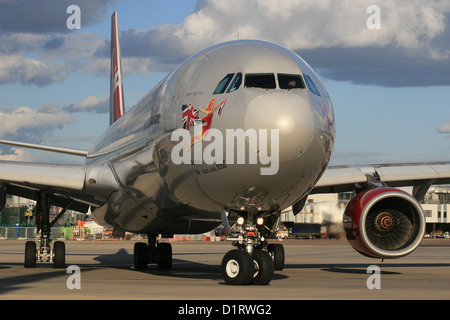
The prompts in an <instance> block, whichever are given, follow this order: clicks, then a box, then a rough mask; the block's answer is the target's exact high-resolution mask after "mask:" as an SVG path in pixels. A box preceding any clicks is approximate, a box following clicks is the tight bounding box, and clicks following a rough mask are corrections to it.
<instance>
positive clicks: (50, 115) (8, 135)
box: [0, 103, 75, 143]
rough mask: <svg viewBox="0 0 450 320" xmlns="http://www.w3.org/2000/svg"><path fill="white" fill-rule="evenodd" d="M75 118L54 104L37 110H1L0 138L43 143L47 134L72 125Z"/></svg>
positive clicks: (21, 108) (47, 104) (25, 108)
mask: <svg viewBox="0 0 450 320" xmlns="http://www.w3.org/2000/svg"><path fill="white" fill-rule="evenodd" d="M74 120H75V117H74V116H73V115H71V114H69V113H66V112H64V111H62V110H61V109H60V108H59V107H57V106H56V105H54V104H53V103H45V104H43V105H41V106H40V107H39V108H37V109H32V108H30V107H27V106H22V107H18V108H16V109H12V108H8V107H7V108H4V109H2V110H0V124H1V126H0V138H1V139H5V140H14V141H23V142H31V143H41V142H42V140H43V138H44V137H45V135H46V134H48V133H50V132H51V131H53V130H55V129H58V128H62V127H63V126H64V125H66V124H69V123H72V122H73V121H74Z"/></svg>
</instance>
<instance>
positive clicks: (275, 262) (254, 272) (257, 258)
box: [222, 212, 284, 285]
mask: <svg viewBox="0 0 450 320" xmlns="http://www.w3.org/2000/svg"><path fill="white" fill-rule="evenodd" d="M224 216H226V215H225V214H223V215H222V217H224ZM265 220H267V221H265ZM277 221H278V216H276V215H269V216H267V217H265V218H263V217H262V215H258V214H257V213H256V212H246V213H245V214H244V213H242V215H241V216H240V217H239V218H238V219H237V225H236V230H235V231H236V232H235V233H234V234H232V235H230V236H229V237H228V239H229V240H233V246H235V247H236V248H237V249H235V250H231V251H229V252H228V253H227V254H226V255H225V256H224V258H223V260H222V275H223V278H224V280H225V282H226V283H227V284H230V285H248V284H254V285H266V284H269V283H270V281H271V280H272V278H273V276H274V271H275V270H283V268H284V248H283V246H282V245H281V244H268V243H267V238H268V237H269V236H270V234H271V233H272V231H273V227H274V226H275V225H276V223H277ZM224 225H228V222H225V223H224ZM268 226H271V228H269V227H268Z"/></svg>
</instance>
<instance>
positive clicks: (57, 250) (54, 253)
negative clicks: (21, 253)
mask: <svg viewBox="0 0 450 320" xmlns="http://www.w3.org/2000/svg"><path fill="white" fill-rule="evenodd" d="M69 206H70V203H69V205H68V206H67V207H66V208H65V209H63V210H62V211H61V213H60V214H59V215H58V216H57V217H56V218H55V219H54V220H53V221H52V222H51V223H50V201H49V196H48V195H47V194H45V193H41V194H39V197H38V200H37V202H36V225H37V234H39V233H40V238H38V239H37V241H27V242H26V243H25V261H24V267H25V268H36V263H37V262H38V261H39V262H53V267H55V268H64V267H65V266H66V247H65V244H64V242H62V241H55V243H54V244H53V248H52V246H51V243H52V240H51V239H50V230H51V227H52V226H53V224H54V223H55V222H56V221H57V220H58V219H59V218H60V217H61V216H62V215H63V214H64V213H65V212H66V211H67V208H68V207H69Z"/></svg>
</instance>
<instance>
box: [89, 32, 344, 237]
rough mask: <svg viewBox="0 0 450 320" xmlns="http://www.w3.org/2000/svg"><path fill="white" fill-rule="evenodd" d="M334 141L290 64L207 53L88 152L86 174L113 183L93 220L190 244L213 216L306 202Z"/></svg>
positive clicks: (254, 51)
mask: <svg viewBox="0 0 450 320" xmlns="http://www.w3.org/2000/svg"><path fill="white" fill-rule="evenodd" d="M334 134H335V127H334V115H333V109H332V105H331V101H330V99H329V96H328V93H327V92H326V90H325V88H324V86H323V84H322V83H321V81H320V79H319V78H318V76H317V75H316V73H315V72H314V71H313V70H312V68H311V67H310V66H309V65H308V64H307V63H305V62H304V61H303V60H302V59H301V58H300V57H299V56H298V55H296V54H295V53H293V52H291V51H289V50H287V49H285V48H283V47H281V46H278V45H275V44H272V43H268V42H262V41H247V40H242V41H234V42H227V43H223V44H219V45H216V46H214V47H211V48H209V49H206V50H204V51H202V52H200V53H198V54H196V55H194V56H192V57H191V58H189V59H187V60H186V61H185V62H183V63H182V64H181V65H180V66H178V67H177V68H176V69H175V70H174V71H172V72H171V73H170V74H169V75H168V76H167V77H166V78H165V79H163V80H162V81H161V82H160V83H159V84H158V85H157V86H156V87H155V88H154V89H152V90H151V91H150V92H149V93H148V94H147V95H146V96H145V97H144V98H143V99H142V100H141V101H140V102H138V103H137V104H136V105H135V106H134V107H133V108H131V109H130V110H129V111H128V112H127V113H126V114H125V115H124V116H122V117H121V118H120V119H119V120H118V121H116V122H115V123H114V124H113V125H112V126H111V127H110V128H109V129H108V130H107V132H106V133H105V134H104V135H103V136H102V137H100V138H99V140H98V142H96V144H95V145H94V146H93V147H92V149H91V150H90V151H89V155H88V157H87V164H88V165H89V164H107V165H109V167H110V168H111V169H112V170H113V172H114V174H115V177H116V179H117V180H118V182H119V184H120V190H119V191H117V192H115V193H114V194H112V195H111V197H110V198H109V199H108V201H107V203H105V204H104V205H103V206H102V207H100V208H97V209H96V210H94V212H93V214H94V217H95V218H96V219H97V220H98V221H99V222H102V223H103V224H106V225H109V226H113V227H116V228H120V229H123V230H126V231H131V232H139V233H200V232H206V231H208V230H210V229H212V228H214V227H215V226H216V225H218V224H220V212H221V211H222V209H224V208H225V209H227V210H234V211H239V210H242V211H248V210H257V211H264V212H276V211H278V210H281V209H283V208H286V207H288V206H290V205H292V204H293V203H295V202H296V201H298V200H299V199H301V198H303V197H305V196H306V195H307V194H308V193H309V192H310V191H311V189H312V188H313V186H314V184H315V183H316V182H317V181H318V179H319V178H320V176H321V175H322V173H323V172H324V170H325V169H326V167H327V165H328V162H329V159H330V156H331V152H332V149H333V142H334ZM183 137H185V138H183ZM186 137H188V138H189V140H188V138H186Z"/></svg>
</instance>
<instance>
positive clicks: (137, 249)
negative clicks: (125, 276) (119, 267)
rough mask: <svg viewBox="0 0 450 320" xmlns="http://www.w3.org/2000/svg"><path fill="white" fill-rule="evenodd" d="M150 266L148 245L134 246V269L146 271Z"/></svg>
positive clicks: (138, 243) (138, 244)
mask: <svg viewBox="0 0 450 320" xmlns="http://www.w3.org/2000/svg"><path fill="white" fill-rule="evenodd" d="M147 264H148V247H147V244H146V243H143V242H136V243H135V244H134V269H136V270H146V269H147Z"/></svg>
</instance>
